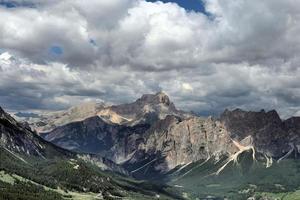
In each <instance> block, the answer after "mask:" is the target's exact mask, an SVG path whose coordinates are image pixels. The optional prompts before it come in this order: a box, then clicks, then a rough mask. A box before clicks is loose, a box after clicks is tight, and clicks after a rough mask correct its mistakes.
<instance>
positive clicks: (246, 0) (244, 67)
mask: <svg viewBox="0 0 300 200" xmlns="http://www.w3.org/2000/svg"><path fill="white" fill-rule="evenodd" d="M5 2H6V4H7V3H13V4H14V5H15V6H13V7H12V8H9V7H8V6H0V25H1V26H0V47H1V49H0V52H2V53H3V52H9V54H11V55H12V56H9V54H1V56H0V72H1V74H0V97H1V98H0V103H1V104H2V105H4V107H8V108H9V109H22V110H33V109H50V110H53V109H62V108H66V107H69V106H71V105H74V104H77V103H80V102H81V101H95V100H97V101H106V102H109V103H123V102H130V101H132V100H134V99H135V98H138V97H139V96H140V95H142V94H143V93H151V92H157V91H160V90H164V91H166V92H167V93H168V94H169V95H170V96H171V98H172V99H174V101H175V103H176V104H177V105H178V107H180V108H182V109H185V110H193V111H195V112H198V113H202V114H218V113H220V112H221V111H223V110H224V109H225V108H227V107H229V108H234V107H241V108H245V109H254V110H260V109H261V108H265V109H277V110H279V112H280V114H281V115H282V116H283V117H287V116H290V115H299V114H300V105H299V103H298V102H299V90H300V85H299V83H298V82H299V81H298V80H300V69H299V61H300V56H299V55H300V34H299V33H300V16H299V14H298V13H300V2H297V1H294V0H286V1H281V0H265V1H259V0H254V1H250V0H240V1H235V0H234V1H224V0H216V1H208V0H207V1H205V10H206V11H207V12H209V13H210V15H209V16H207V15H205V14H203V13H196V12H189V11H186V10H185V9H184V8H181V7H179V6H178V5H177V4H174V3H162V2H155V3H153V2H152V3H151V2H147V1H144V0H109V1H108V0H107V1H98V0H91V1H89V2H88V3H86V2H84V1H80V0H64V1H58V0H52V1H41V0H28V1H21V0H20V1H18V0H15V1H8V0H7V1H5ZM27 5H31V6H27Z"/></svg>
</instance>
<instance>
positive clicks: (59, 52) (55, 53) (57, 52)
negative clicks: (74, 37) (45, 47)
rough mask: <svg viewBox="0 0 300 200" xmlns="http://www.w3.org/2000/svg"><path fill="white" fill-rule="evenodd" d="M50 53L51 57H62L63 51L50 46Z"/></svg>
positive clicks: (58, 47) (57, 47)
mask: <svg viewBox="0 0 300 200" xmlns="http://www.w3.org/2000/svg"><path fill="white" fill-rule="evenodd" d="M50 53H51V54H53V55H57V56H59V55H62V54H63V53H64V51H63V49H62V48H61V47H60V46H56V45H55V46H52V47H51V48H50Z"/></svg>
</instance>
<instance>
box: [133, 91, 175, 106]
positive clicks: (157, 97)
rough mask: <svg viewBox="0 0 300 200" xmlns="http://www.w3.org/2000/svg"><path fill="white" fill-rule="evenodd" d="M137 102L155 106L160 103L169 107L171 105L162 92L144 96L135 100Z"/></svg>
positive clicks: (167, 97)
mask: <svg viewBox="0 0 300 200" xmlns="http://www.w3.org/2000/svg"><path fill="white" fill-rule="evenodd" d="M137 102H144V103H156V104H159V103H162V104H165V105H167V106H169V105H170V103H171V101H170V98H169V96H168V95H167V94H166V93H164V92H158V93H156V94H144V95H143V96H142V97H141V98H139V99H138V100H137Z"/></svg>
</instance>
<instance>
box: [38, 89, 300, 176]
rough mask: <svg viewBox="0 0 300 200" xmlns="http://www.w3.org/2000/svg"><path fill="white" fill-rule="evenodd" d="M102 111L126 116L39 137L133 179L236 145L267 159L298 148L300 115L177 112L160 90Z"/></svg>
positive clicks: (230, 152)
mask: <svg viewBox="0 0 300 200" xmlns="http://www.w3.org/2000/svg"><path fill="white" fill-rule="evenodd" d="M104 110H105V112H106V111H107V110H109V112H107V113H112V112H113V113H115V114H117V115H118V116H122V118H124V119H125V118H126V119H131V120H128V121H123V122H122V123H118V124H117V123H112V121H111V120H108V118H105V117H104V116H103V115H102V116H99V115H97V116H94V117H90V118H87V119H85V120H82V121H77V122H72V123H69V124H67V125H63V126H60V127H57V128H55V129H54V130H52V131H50V132H48V133H44V134H42V136H43V137H44V138H45V139H46V140H48V141H51V142H53V143H54V144H57V145H59V146H61V147H64V148H67V149H72V150H76V151H78V152H88V153H96V154H99V155H101V156H104V157H107V158H109V159H111V160H113V161H114V162H117V163H119V164H122V165H123V167H125V168H126V169H127V170H128V171H130V172H131V173H132V175H133V176H135V177H138V178H155V177H160V176H161V175H162V174H165V173H168V172H169V171H170V170H172V169H175V168H176V167H178V166H182V167H184V166H185V165H188V164H190V163H193V162H197V161H199V160H206V159H214V160H216V161H218V160H219V159H220V158H222V157H227V158H230V157H231V156H234V155H236V152H239V151H240V149H243V151H248V150H251V149H253V150H254V151H255V152H257V153H261V154H263V155H265V156H266V157H267V158H268V159H271V158H272V159H284V158H285V157H291V156H292V157H295V156H297V155H298V152H299V150H298V147H299V144H300V143H299V139H298V137H299V123H298V122H299V118H297V117H294V118H291V119H288V120H285V121H282V120H281V119H280V118H279V116H278V114H277V113H276V112H275V111H270V112H265V111H261V112H246V111H242V110H240V109H236V110H234V111H228V110H226V111H225V112H224V113H223V114H222V115H221V117H220V119H213V118H211V117H209V118H203V117H197V116H193V115H191V114H188V113H185V112H183V111H178V110H177V109H176V107H175V106H174V104H173V103H172V102H171V101H170V99H169V97H168V96H166V94H164V93H157V94H153V95H143V96H142V97H141V98H140V99H138V100H137V101H135V102H133V103H130V104H124V105H119V106H110V107H109V108H104ZM101 112H103V110H102V111H100V113H101ZM98 113H99V112H98ZM150 116H151V117H150ZM132 119H134V120H132ZM297 145H298V146H297ZM236 156H237V155H236ZM265 161H267V160H265Z"/></svg>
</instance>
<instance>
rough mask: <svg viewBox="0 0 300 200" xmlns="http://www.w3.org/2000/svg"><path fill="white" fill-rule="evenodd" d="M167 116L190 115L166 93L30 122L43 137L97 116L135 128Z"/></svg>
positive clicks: (89, 105) (46, 115) (80, 108)
mask: <svg viewBox="0 0 300 200" xmlns="http://www.w3.org/2000/svg"><path fill="white" fill-rule="evenodd" d="M167 115H174V116H179V117H182V118H186V117H189V116H191V114H190V113H187V112H183V111H180V110H177V109H176V107H175V105H174V104H173V103H172V102H171V101H170V99H169V97H168V96H167V95H166V94H165V93H163V92H158V93H156V94H145V95H143V96H142V97H141V98H139V99H138V100H136V101H135V102H133V103H128V104H121V105H113V106H108V105H105V104H103V103H94V102H87V103H83V104H81V105H78V106H74V107H72V108H70V109H68V110H63V111H58V112H50V113H41V114H40V115H39V117H36V118H34V119H26V120H29V123H30V125H31V127H32V128H33V129H35V130H37V132H38V133H40V134H43V133H45V132H50V131H52V130H54V129H55V128H57V127H59V126H63V125H66V124H68V123H71V122H79V121H83V120H85V119H87V118H90V117H93V116H99V117H100V118H101V119H102V120H104V121H105V122H106V123H110V124H119V125H127V126H134V125H137V124H152V123H154V122H155V121H157V120H160V119H164V118H165V117H166V116H167Z"/></svg>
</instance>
